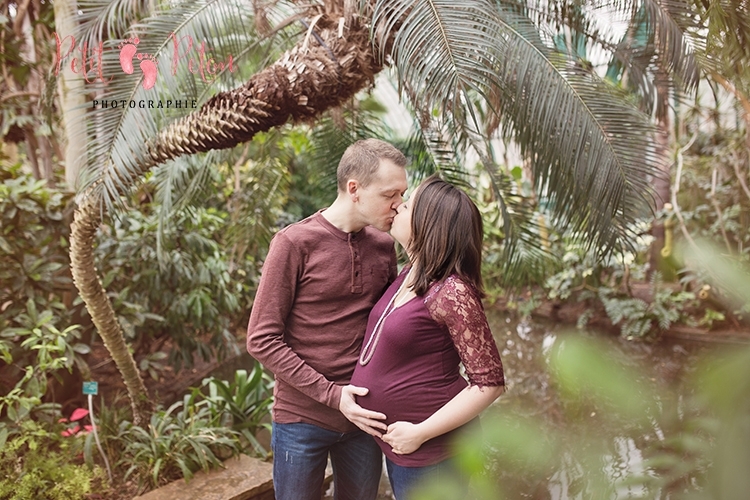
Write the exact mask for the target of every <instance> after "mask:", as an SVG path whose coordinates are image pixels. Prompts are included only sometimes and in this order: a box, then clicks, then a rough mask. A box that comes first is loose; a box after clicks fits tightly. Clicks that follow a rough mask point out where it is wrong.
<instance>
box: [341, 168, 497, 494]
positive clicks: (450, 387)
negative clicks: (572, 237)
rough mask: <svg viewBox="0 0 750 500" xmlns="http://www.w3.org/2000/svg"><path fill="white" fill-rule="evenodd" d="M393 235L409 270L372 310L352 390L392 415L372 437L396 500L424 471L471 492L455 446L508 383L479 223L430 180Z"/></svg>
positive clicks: (462, 198) (461, 201) (469, 205)
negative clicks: (487, 291)
mask: <svg viewBox="0 0 750 500" xmlns="http://www.w3.org/2000/svg"><path fill="white" fill-rule="evenodd" d="M391 235H392V236H393V237H394V238H395V239H396V241H398V242H399V243H400V244H401V245H402V246H403V247H404V249H405V250H406V253H407V254H408V256H409V265H407V266H405V267H404V269H403V271H402V272H401V274H400V275H399V277H398V278H397V279H396V281H394V283H393V284H392V285H391V287H390V288H389V289H388V290H387V291H386V293H385V295H383V297H382V298H381V299H380V301H379V302H378V303H377V304H376V305H375V307H374V308H373V309H372V312H371V313H370V318H369V322H368V325H367V333H366V335H365V339H364V344H363V348H362V353H361V356H360V359H359V362H358V363H357V367H356V369H355V371H354V376H353V378H352V381H351V385H353V386H357V387H363V388H367V389H368V391H367V393H366V395H364V396H358V397H357V402H358V403H359V404H360V405H361V406H362V407H363V408H367V409H368V410H372V411H374V412H378V413H381V414H383V415H385V416H386V418H385V424H386V425H387V431H386V432H385V434H381V433H380V432H378V431H377V427H378V425H377V424H375V425H372V427H371V429H370V431H371V432H370V433H371V434H373V435H375V439H376V441H377V443H378V445H379V446H380V448H381V449H382V450H383V453H384V454H385V457H386V466H387V470H388V477H389V479H390V481H391V486H392V488H393V492H394V494H395V496H396V499H397V500H404V499H406V498H408V494H409V491H410V490H411V489H412V488H413V487H414V486H415V484H416V483H417V482H418V481H420V480H421V479H422V478H423V477H425V476H426V475H428V474H429V475H431V476H433V477H434V476H440V475H444V474H449V475H451V476H453V477H455V478H458V479H459V481H461V482H462V483H463V486H464V488H465V489H468V478H462V477H460V475H458V473H457V469H456V468H455V466H454V464H453V460H452V457H451V452H450V447H449V445H450V440H451V438H452V437H453V436H454V435H455V433H457V432H459V431H460V430H461V428H463V427H466V426H467V425H469V424H470V423H471V422H472V421H473V420H474V419H475V418H476V417H477V415H479V413H480V412H481V411H482V410H484V409H485V408H487V407H488V406H489V405H490V404H491V403H492V402H493V401H494V400H495V399H497V397H498V396H500V394H502V392H503V390H504V387H505V380H504V376H503V365H502V362H501V360H500V354H499V353H498V350H497V346H496V345H495V341H494V339H493V337H492V333H491V332H490V328H489V325H488V324H487V318H486V316H485V313H484V308H483V306H482V302H481V297H482V279H481V263H482V236H483V230H482V218H481V215H480V214H479V210H477V207H476V206H475V205H474V203H473V202H472V201H471V199H469V197H468V196H467V195H466V193H464V192H463V191H462V190H460V189H459V188H457V187H455V186H453V185H452V184H449V183H447V182H445V181H443V180H441V179H439V178H438V177H435V176H433V177H430V178H429V179H427V180H425V181H424V182H423V183H422V184H420V185H419V187H418V188H417V189H416V191H415V193H414V195H413V196H412V199H411V200H409V201H407V202H405V203H403V204H402V205H401V206H400V207H399V208H398V215H396V217H395V219H394V221H393V226H392V228H391ZM461 363H463V366H464V368H465V373H466V378H468V382H467V380H466V379H465V378H464V377H463V376H462V375H461V372H460V364H461ZM361 392H365V391H361ZM381 425H382V424H381Z"/></svg>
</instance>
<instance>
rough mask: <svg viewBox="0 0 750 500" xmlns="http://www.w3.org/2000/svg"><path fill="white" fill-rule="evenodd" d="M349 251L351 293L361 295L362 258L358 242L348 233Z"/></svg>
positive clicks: (354, 236)
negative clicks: (350, 260)
mask: <svg viewBox="0 0 750 500" xmlns="http://www.w3.org/2000/svg"><path fill="white" fill-rule="evenodd" d="M349 251H350V252H351V257H352V293H362V257H361V252H360V249H359V240H358V239H357V237H356V235H354V234H352V233H349Z"/></svg>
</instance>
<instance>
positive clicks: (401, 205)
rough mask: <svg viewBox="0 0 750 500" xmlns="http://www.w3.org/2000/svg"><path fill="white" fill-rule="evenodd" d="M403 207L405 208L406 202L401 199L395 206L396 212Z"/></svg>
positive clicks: (399, 211)
mask: <svg viewBox="0 0 750 500" xmlns="http://www.w3.org/2000/svg"><path fill="white" fill-rule="evenodd" d="M404 208H406V202H404V201H402V202H401V203H399V204H398V205H397V206H396V212H398V213H401V210H403V209H404Z"/></svg>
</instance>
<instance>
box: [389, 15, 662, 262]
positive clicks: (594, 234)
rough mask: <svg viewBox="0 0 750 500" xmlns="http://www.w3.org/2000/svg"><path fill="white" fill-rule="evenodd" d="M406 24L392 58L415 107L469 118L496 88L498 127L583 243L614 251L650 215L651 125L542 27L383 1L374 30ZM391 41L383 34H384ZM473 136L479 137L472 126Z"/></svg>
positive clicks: (655, 161) (653, 161) (396, 35)
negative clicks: (553, 43) (547, 40)
mask: <svg viewBox="0 0 750 500" xmlns="http://www.w3.org/2000/svg"><path fill="white" fill-rule="evenodd" d="M397 16H398V20H399V21H402V24H401V25H400V29H399V30H398V31H397V32H394V33H392V34H391V35H392V36H393V38H394V42H393V52H392V57H393V60H394V62H395V65H396V66H397V68H398V69H399V78H400V79H401V80H402V81H403V82H408V84H409V86H410V87H411V88H413V89H414V94H415V98H414V99H413V100H412V102H413V103H414V104H415V105H416V106H420V107H421V108H423V109H426V110H428V112H430V111H432V110H439V111H440V113H442V114H443V115H452V116H453V117H454V118H455V119H456V120H457V121H466V122H468V121H470V120H471V114H472V113H473V112H474V111H473V110H472V109H471V107H470V104H469V103H470V102H471V100H472V99H471V96H472V95H473V94H476V95H478V96H480V98H482V99H486V97H487V95H488V93H489V90H490V89H493V88H496V89H499V90H500V93H501V96H502V97H501V99H499V108H498V109H497V110H495V111H496V112H497V113H499V115H500V116H501V123H502V124H503V127H502V129H503V131H504V133H505V134H507V135H508V136H509V137H512V138H513V139H514V140H515V141H516V142H517V143H518V144H519V145H520V147H521V150H522V153H523V154H524V155H526V156H527V157H529V158H530V159H531V162H532V165H533V170H534V175H535V179H534V185H535V187H536V189H537V191H538V193H539V195H540V196H543V197H545V198H548V199H549V200H550V203H551V207H552V210H553V213H554V214H555V216H556V217H558V218H560V219H561V220H563V222H565V223H568V224H571V225H573V227H574V228H575V229H576V230H577V231H578V232H579V233H580V237H581V239H584V240H587V242H588V243H589V244H590V245H591V247H596V248H601V249H602V251H604V252H606V251H608V250H611V249H612V248H619V247H620V246H621V245H622V244H623V241H624V240H627V238H628V234H627V230H626V228H627V227H629V223H630V222H631V221H632V220H633V219H634V218H636V217H637V216H638V215H641V214H642V212H643V211H644V210H647V201H648V199H647V198H646V196H645V195H644V193H647V192H648V190H649V189H650V185H649V183H648V180H647V179H648V178H649V176H651V175H654V174H656V173H657V172H658V169H657V168H656V167H657V165H658V162H659V161H661V160H660V158H659V156H658V154H657V149H656V146H655V144H654V141H653V133H654V128H653V126H652V125H651V123H650V121H649V119H648V117H647V116H645V115H644V114H642V113H640V112H639V111H638V110H637V109H636V108H635V107H634V106H633V105H632V104H631V103H629V102H628V100H627V96H626V95H624V94H623V93H621V92H618V91H617V90H616V89H614V88H612V87H611V86H608V85H606V84H605V83H604V82H602V81H601V79H599V78H598V77H597V76H596V75H594V74H592V73H591V72H588V71H586V70H585V69H583V68H580V67H577V66H576V65H572V64H570V63H569V61H567V60H566V58H565V57H563V56H561V55H559V54H557V53H556V52H555V51H554V50H552V49H551V48H547V47H546V46H540V43H539V40H544V38H543V37H540V36H539V34H538V33H539V28H537V27H536V26H533V25H531V24H530V23H529V22H528V21H524V18H523V17H522V16H518V15H514V16H512V17H508V18H506V17H503V11H502V10H499V9H497V8H496V7H495V4H494V3H493V2H490V1H485V0H470V1H465V2H462V3H461V4H460V5H456V3H455V2H451V1H447V0H421V1H417V2H412V1H408V2H407V1H406V0H400V1H389V2H386V1H379V2H377V3H376V6H375V14H374V23H375V26H374V29H375V31H376V32H382V31H387V30H388V29H389V27H391V26H396V24H397V21H396V18H397ZM384 36H387V35H384ZM474 129H475V130H474V132H475V133H481V132H480V131H479V130H480V129H478V128H476V127H474Z"/></svg>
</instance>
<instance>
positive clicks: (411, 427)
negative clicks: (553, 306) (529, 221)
mask: <svg viewBox="0 0 750 500" xmlns="http://www.w3.org/2000/svg"><path fill="white" fill-rule="evenodd" d="M425 304H426V305H427V309H428V310H429V312H430V316H431V317H432V319H433V320H435V322H436V323H438V324H439V325H445V326H446V327H447V328H448V333H449V334H450V336H451V339H452V340H453V345H454V346H455V348H456V352H457V353H458V355H459V357H460V358H461V362H462V363H463V365H464V368H465V369H466V375H467V377H468V379H469V386H468V387H466V388H465V389H464V390H462V391H461V392H459V393H458V394H457V395H456V396H455V397H453V398H452V399H451V400H450V401H448V402H447V403H446V404H445V405H443V406H442V407H441V408H439V409H438V410H437V411H435V413H433V414H432V415H431V416H430V417H428V418H427V419H426V420H424V421H423V422H419V423H416V424H415V423H409V422H394V423H393V424H391V425H390V426H388V430H387V432H386V434H385V435H384V436H383V438H382V439H383V441H385V442H386V443H388V444H389V445H390V446H391V447H392V448H393V452H394V453H397V454H408V453H413V452H414V451H416V450H417V449H419V447H420V446H422V444H423V443H424V442H425V441H428V440H430V439H432V438H434V437H437V436H440V435H442V434H445V433H446V432H449V431H452V430H453V429H456V428H458V427H460V426H462V425H464V424H465V423H467V422H469V421H470V420H471V419H473V418H474V417H476V416H477V415H479V413H481V412H482V411H483V410H484V409H485V408H487V407H488V406H489V405H490V404H491V403H492V402H493V401H495V399H497V398H498V396H500V395H501V394H502V393H503V391H504V390H505V376H504V373H503V364H502V361H501V360H500V353H499V352H498V349H497V345H496V344H495V339H494V338H493V337H492V332H491V331H490V327H489V324H488V323H487V316H486V315H485V313H484V308H483V307H482V301H481V299H480V297H479V294H478V293H477V291H476V289H475V288H474V287H472V286H469V285H467V284H466V283H464V282H463V281H462V280H461V279H460V278H457V277H455V276H451V277H449V278H448V279H447V280H445V282H444V283H443V284H442V286H441V287H440V289H439V290H438V291H437V292H435V293H434V294H430V293H428V297H427V298H426V300H425Z"/></svg>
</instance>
